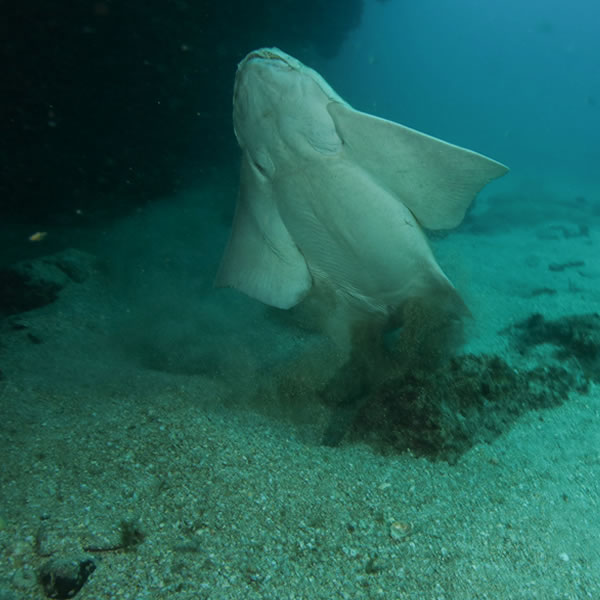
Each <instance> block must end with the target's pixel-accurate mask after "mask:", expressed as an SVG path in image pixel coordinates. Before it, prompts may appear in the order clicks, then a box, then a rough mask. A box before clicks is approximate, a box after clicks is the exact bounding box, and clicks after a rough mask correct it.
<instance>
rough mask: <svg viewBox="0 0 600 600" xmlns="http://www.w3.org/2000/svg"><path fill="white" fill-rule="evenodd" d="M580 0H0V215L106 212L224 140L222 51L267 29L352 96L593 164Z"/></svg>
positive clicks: (520, 164)
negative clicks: (562, 0) (570, 0)
mask: <svg viewBox="0 0 600 600" xmlns="http://www.w3.org/2000/svg"><path fill="white" fill-rule="evenodd" d="M598 6H599V5H598V4H597V3H595V2H592V0H576V1H575V2H573V3H570V4H566V3H560V2H558V1H557V0H551V1H550V2H548V1H545V2H542V1H541V0H529V1H528V2H525V3H523V2H517V1H516V0H509V1H507V2H502V3H499V2H489V3H482V2H478V1H477V0H460V1H459V2H456V1H451V0H423V1H422V2H418V3H415V2H406V1H403V0H388V1H387V2H381V1H377V0H364V1H363V0H328V1H326V2H325V1H320V0H304V1H300V0H281V1H279V2H247V1H246V2H241V1H240V2H236V1H234V0H222V1H220V2H212V1H201V2H191V1H190V2H186V1H185V0H161V1H159V0H145V1H141V0H128V1H127V2H125V1H117V0H112V1H111V0H82V1H73V0H62V1H58V0H43V1H41V0H4V1H2V2H1V3H0V7H1V11H2V19H0V40H1V41H0V52H1V53H2V64H3V76H2V78H1V80H0V91H1V94H0V117H1V123H2V135H1V136H0V203H1V204H0V216H1V217H2V218H3V219H4V220H10V221H12V220H19V221H21V222H23V221H25V222H31V223H36V224H38V225H39V226H40V227H42V226H45V227H47V226H49V225H50V224H52V222H55V221H60V222H61V223H62V224H63V225H64V224H67V225H68V224H69V222H71V220H72V221H73V222H74V223H76V222H78V219H79V220H80V217H81V216H82V215H85V216H87V217H90V218H92V219H96V218H111V217H113V216H115V215H119V214H122V213H127V212H130V211H131V210H132V209H134V208H136V207H140V206H143V205H145V204H147V203H148V202H151V201H152V200H153V199H154V198H157V197H162V196H165V195H170V194H173V193H176V192H178V191H181V190H184V189H186V188H187V187H189V186H190V185H192V184H193V182H194V181H195V180H196V179H201V178H202V177H203V176H205V175H206V174H207V173H208V172H210V170H211V168H213V167H221V166H229V165H230V166H231V167H232V173H233V172H235V166H236V163H237V160H238V152H237V148H236V143H235V139H234V137H233V133H232V128H231V88H232V82H233V77H234V74H235V68H236V64H237V62H238V61H239V60H240V59H241V58H242V57H243V56H244V55H245V54H246V53H247V52H248V51H249V50H251V49H253V48H256V47H259V46H264V45H278V46H280V47H282V48H283V49H284V50H286V51H287V52H289V53H290V54H292V55H295V56H297V57H298V58H299V59H300V60H302V61H304V62H306V63H307V64H309V65H310V66H313V67H315V68H316V69H317V70H319V71H320V72H321V73H322V74H323V75H324V76H325V78H326V79H328V80H329V81H330V83H331V84H332V85H333V86H334V88H335V89H336V90H337V91H338V92H339V93H340V94H341V95H342V97H344V98H346V99H347V100H348V101H349V102H351V103H352V104H354V105H355V106H356V107H357V108H359V109H362V110H365V111H368V112H373V113H376V114H378V115H381V116H384V117H387V118H390V119H393V120H397V121H399V122H402V123H404V124H406V125H409V126H412V127H415V128H417V129H420V130H423V131H425V132H427V133H430V134H432V135H436V136H439V137H441V138H444V139H447V140H448V141H452V142H455V143H457V144H461V145H465V146H468V147H472V148H474V149H476V150H479V151H481V152H484V153H486V154H489V155H490V156H493V157H494V158H497V159H498V160H502V161H504V162H505V163H507V164H508V165H509V166H511V168H512V171H513V174H515V175H521V176H522V177H533V178H540V179H542V180H543V179H547V180H557V179H564V180H568V181H570V182H574V183H573V184H572V187H573V194H574V195H577V194H578V193H581V192H578V190H577V187H578V185H579V184H581V186H584V184H586V185H587V184H588V183H592V184H593V183H594V182H595V181H597V167H598V163H599V160H598V159H599V158H600V156H599V155H600V150H599V149H598V140H599V139H600V41H598V40H599V39H600V38H599V37H598V35H597V24H598V22H600V8H599V7H598Z"/></svg>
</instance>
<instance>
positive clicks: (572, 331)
mask: <svg viewBox="0 0 600 600" xmlns="http://www.w3.org/2000/svg"><path fill="white" fill-rule="evenodd" d="M511 332H512V333H513V334H514V335H515V341H516V344H517V349H518V350H519V351H520V352H521V353H522V354H525V353H526V352H527V351H529V349H531V348H532V347H535V346H539V345H541V344H550V345H553V346H555V349H554V356H555V357H556V358H558V359H560V360H566V359H575V360H576V361H577V364H578V366H579V367H580V368H581V370H582V371H583V373H584V375H585V376H586V377H588V378H589V379H593V380H595V381H600V314H598V313H589V314H584V315H570V316H566V317H561V318H558V319H553V320H549V319H546V318H545V317H544V316H543V315H541V314H540V313H535V314H533V315H531V316H530V317H529V318H527V319H525V320H524V321H521V322H520V323H517V324H516V325H515V326H514V327H513V328H512V329H511Z"/></svg>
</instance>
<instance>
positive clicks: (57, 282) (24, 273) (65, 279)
mask: <svg viewBox="0 0 600 600" xmlns="http://www.w3.org/2000/svg"><path fill="white" fill-rule="evenodd" d="M95 264H96V259H95V257H94V256H92V255H91V254H87V253H85V252H81V251H80V250H75V249H73V248H71V249H68V250H63V251H62V252H58V253H56V254H52V255H50V256H44V257H42V258H37V259H34V260H25V261H21V262H18V263H16V264H14V265H12V266H10V267H7V268H3V269H0V289H2V295H1V296H0V315H13V314H17V313H21V312H25V311H28V310H33V309H35V308H40V307H42V306H45V305H47V304H50V303H52V302H54V301H55V300H56V299H57V298H58V294H59V292H60V291H61V290H62V289H63V288H64V287H65V286H67V285H69V284H70V283H82V282H84V281H85V280H86V279H87V278H88V277H89V275H90V274H91V273H92V272H93V270H94V269H95Z"/></svg>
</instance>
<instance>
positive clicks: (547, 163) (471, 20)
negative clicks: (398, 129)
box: [323, 0, 600, 188]
mask: <svg viewBox="0 0 600 600" xmlns="http://www.w3.org/2000/svg"><path fill="white" fill-rule="evenodd" d="M365 7H366V8H365V12H364V14H363V18H362V22H361V25H360V27H359V28H358V30H357V31H355V32H352V34H351V35H350V36H349V37H348V41H347V43H345V44H344V46H343V48H342V50H341V52H340V53H339V55H338V56H337V57H336V59H335V61H333V62H332V63H331V65H330V66H329V67H328V68H326V69H323V70H326V71H327V73H326V75H327V77H328V78H329V80H330V82H331V83H332V84H333V85H334V87H337V88H338V90H340V91H341V94H342V96H344V97H345V98H346V99H347V100H348V101H350V102H351V103H353V104H354V105H356V106H360V107H361V108H363V109H364V110H368V111H372V112H377V113H378V114H380V115H381V116H385V117H387V118H390V119H393V120H397V121H399V122H401V123H405V124H407V125H410V126H412V127H415V128H417V129H421V130H423V131H426V132H428V133H430V134H432V135H435V136H438V137H441V138H443V139H446V140H448V141H452V142H454V143H457V144H460V145H465V146H467V147H471V148H474V149H477V150H479V151H481V152H484V153H487V154H489V155H491V156H493V157H494V158H497V159H498V160H502V161H503V162H505V163H506V164H508V165H509V166H510V167H511V170H512V172H513V175H516V176H523V177H530V178H536V179H545V178H548V179H549V180H550V181H551V182H556V179H557V178H560V179H563V180H568V181H569V184H570V185H571V186H572V187H574V188H576V187H577V185H578V184H583V185H585V184H595V186H596V188H597V186H598V181H599V177H598V166H599V164H600V144H599V141H600V36H599V35H598V24H599V23H600V4H599V3H597V2H593V1H592V0H576V1H575V2H572V3H565V2H559V1H558V0H527V2H519V1H518V0H506V1H503V2H479V1H478V0H459V1H453V0H423V1H421V2H400V1H392V2H390V3H388V4H383V5H382V4H377V3H374V2H367V3H366V5H365ZM509 181H510V180H505V182H503V183H508V182H509Z"/></svg>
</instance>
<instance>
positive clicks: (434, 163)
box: [327, 102, 508, 229]
mask: <svg viewBox="0 0 600 600" xmlns="http://www.w3.org/2000/svg"><path fill="white" fill-rule="evenodd" d="M327 110H328V111H329V114H330V115H331V118H332V119H333V121H334V124H335V127H336V130H337V133H338V135H339V137H340V138H341V139H342V141H343V144H344V152H346V153H347V154H348V156H349V157H351V159H352V160H353V161H354V162H355V163H356V164H360V165H361V166H362V167H363V168H364V169H365V170H366V171H368V172H369V173H370V174H371V175H372V176H373V177H374V178H375V179H377V180H378V181H379V182H380V183H382V184H383V185H385V186H386V187H387V188H388V189H389V190H390V191H391V192H392V193H393V194H394V195H396V196H397V197H398V199H399V200H401V201H402V202H403V203H404V204H405V205H406V206H407V207H408V208H409V209H410V210H411V212H412V213H413V214H414V215H415V217H416V218H417V220H418V221H419V223H420V224H421V225H423V226H424V227H427V228H429V229H451V228H452V227H456V226H457V225H459V224H460V222H461V221H462V219H463V217H464V215H465V212H466V210H467V208H468V206H469V204H470V203H471V202H472V200H473V199H474V198H475V196H476V194H477V193H478V192H479V191H480V190H481V188H483V187H484V186H485V185H486V184H487V183H489V182H490V181H491V180H493V179H495V178H497V177H500V176H501V175H504V174H505V173H506V172H507V171H508V168H507V167H505V166H504V165H502V164H500V163H498V162H496V161H494V160H491V159H489V158H487V157H485V156H483V155H481V154H478V153H476V152H472V151H470V150H466V149H464V148H460V147H458V146H454V145H453V144H448V143H446V142H443V141H442V140H438V139H437V138H434V137H431V136H429V135H426V134H424V133H420V132H418V131H415V130H414V129H410V128H408V127H404V126H403V125H399V124H397V123H393V122H391V121H386V120H385V119H380V118H378V117H374V116H372V115H368V114H366V113H362V112H359V111H357V110H354V109H353V108H352V107H350V106H348V105H347V104H342V103H340V102H330V103H329V104H328V106H327Z"/></svg>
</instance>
